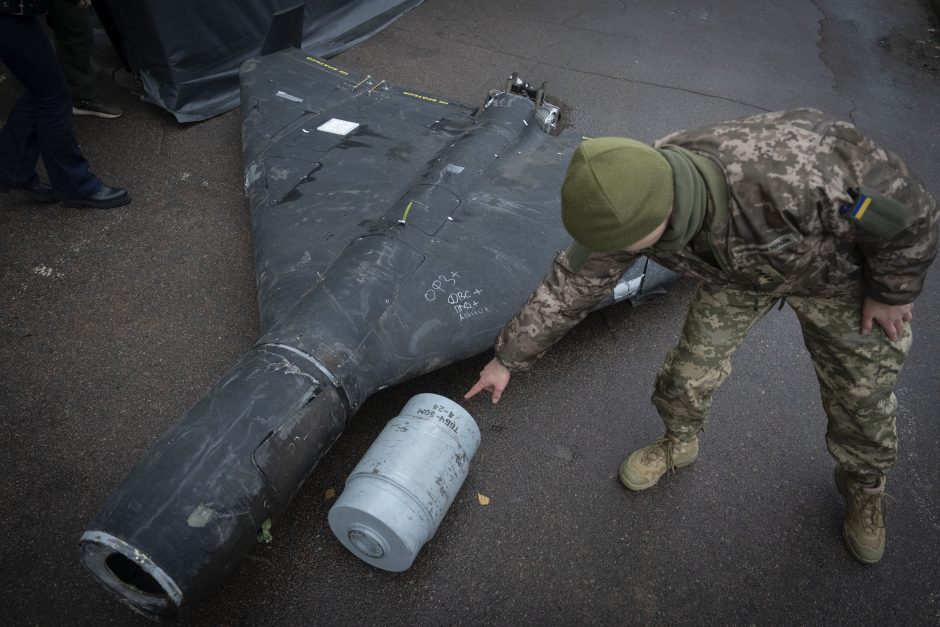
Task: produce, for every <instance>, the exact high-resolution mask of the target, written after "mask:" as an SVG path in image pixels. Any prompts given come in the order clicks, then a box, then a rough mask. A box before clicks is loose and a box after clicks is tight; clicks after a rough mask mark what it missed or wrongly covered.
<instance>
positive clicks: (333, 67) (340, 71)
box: [307, 57, 349, 76]
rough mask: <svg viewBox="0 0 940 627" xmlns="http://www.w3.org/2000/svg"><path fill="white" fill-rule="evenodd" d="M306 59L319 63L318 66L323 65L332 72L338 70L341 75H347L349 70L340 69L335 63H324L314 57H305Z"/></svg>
mask: <svg viewBox="0 0 940 627" xmlns="http://www.w3.org/2000/svg"><path fill="white" fill-rule="evenodd" d="M307 61H313V62H314V63H316V64H317V65H319V66H320V67H324V68H326V69H328V70H333V71H334V72H339V73H340V74H342V75H343V76H349V72H347V71H346V70H341V69H339V68H338V67H336V66H335V65H330V64H329V63H324V62H323V61H321V60H320V59H315V58H314V57H307Z"/></svg>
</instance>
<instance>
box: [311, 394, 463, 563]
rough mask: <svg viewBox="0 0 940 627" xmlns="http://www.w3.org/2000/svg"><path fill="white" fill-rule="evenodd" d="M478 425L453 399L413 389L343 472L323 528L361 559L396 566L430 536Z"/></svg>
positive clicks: (457, 480)
mask: <svg viewBox="0 0 940 627" xmlns="http://www.w3.org/2000/svg"><path fill="white" fill-rule="evenodd" d="M479 445H480V429H479V428H478V427H477V424H476V422H474V420H473V418H472V417H471V416H470V414H469V413H467V411H466V410H464V409H463V408H462V407H461V406H460V405H458V404H457V403H454V402H453V401H451V400H449V399H447V398H444V397H443V396H438V395H436V394H418V395H417V396H414V397H412V398H411V400H409V401H408V403H407V404H406V405H405V407H404V409H402V411H401V413H400V414H399V415H398V416H397V417H395V418H393V419H392V420H390V421H389V423H388V424H387V425H386V426H385V429H383V430H382V433H381V434H379V437H378V438H377V439H376V440H375V442H374V443H373V444H372V446H371V447H369V450H368V451H367V452H366V454H365V455H364V456H363V458H362V459H361V460H360V461H359V463H358V464H357V465H356V467H355V468H354V469H353V471H352V473H350V475H349V477H348V478H347V479H346V487H345V488H344V490H343V493H342V494H341V495H340V497H339V499H337V501H336V504H335V505H333V507H332V508H331V509H330V513H329V521H330V528H331V529H332V530H333V533H334V534H335V535H336V537H337V538H339V541H340V542H342V543H343V545H344V546H345V547H346V548H347V549H349V550H350V551H352V552H353V553H354V554H355V555H356V556H357V557H359V558H360V559H362V560H363V561H365V562H367V563H369V564H371V565H373V566H375V567H377V568H381V569H383V570H390V571H395V572H401V571H403V570H407V569H408V567H410V566H411V564H412V562H414V559H415V557H416V556H417V554H418V551H420V550H421V547H422V546H424V544H425V543H426V542H427V541H428V540H430V539H431V537H432V536H433V535H434V532H435V531H437V527H438V525H440V523H441V520H443V519H444V514H446V513H447V509H448V508H449V507H450V504H451V503H452V502H453V501H454V497H455V496H456V495H457V492H458V491H459V490H460V486H461V485H463V482H464V479H466V478H467V473H468V472H469V471H470V460H471V459H472V458H473V456H474V454H475V453H476V451H477V448H478V447H479Z"/></svg>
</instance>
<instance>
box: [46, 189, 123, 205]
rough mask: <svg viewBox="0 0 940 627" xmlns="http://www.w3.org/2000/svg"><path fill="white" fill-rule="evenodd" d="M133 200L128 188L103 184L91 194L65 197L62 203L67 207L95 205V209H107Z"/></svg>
mask: <svg viewBox="0 0 940 627" xmlns="http://www.w3.org/2000/svg"><path fill="white" fill-rule="evenodd" d="M130 201H131V195H130V194H128V193H127V190H126V189H123V188H120V187H109V186H107V185H102V186H101V189H99V190H98V191H97V192H95V193H94V194H92V195H91V196H84V197H82V198H63V199H62V203H63V204H64V205H65V206H66V207H93V208H95V209H107V208H109V207H120V206H121V205H126V204H127V203H129V202H130Z"/></svg>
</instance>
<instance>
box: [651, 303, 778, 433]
mask: <svg viewBox="0 0 940 627" xmlns="http://www.w3.org/2000/svg"><path fill="white" fill-rule="evenodd" d="M777 300H778V299H777V297H775V296H768V295H765V294H761V293H760V292H749V291H743V290H736V289H730V288H723V287H712V286H708V285H701V286H699V288H698V290H697V291H696V293H695V296H694V297H693V298H692V304H691V305H690V307H689V313H688V314H687V316H686V319H685V325H684V326H683V328H682V335H681V336H680V337H679V343H678V345H677V346H676V347H675V348H674V349H672V350H671V351H669V354H668V355H667V356H666V361H665V363H664V364H663V366H662V368H660V370H659V373H658V375H657V377H656V387H655V388H654V390H653V398H652V401H653V405H655V406H656V409H657V410H658V411H659V415H660V416H661V417H662V419H663V422H664V423H665V424H666V430H667V431H668V432H669V433H671V434H672V435H674V436H675V437H677V438H678V439H679V440H682V441H685V442H688V441H691V440H692V438H694V437H695V436H696V434H697V433H698V432H699V431H700V430H701V429H702V427H703V426H704V425H705V421H706V420H707V419H708V412H709V410H710V409H711V404H712V396H714V394H715V392H716V391H717V390H718V387H719V386H720V385H721V384H722V383H723V382H724V380H725V379H726V378H727V377H728V375H729V374H730V373H731V356H732V355H733V354H734V351H735V350H736V349H737V348H738V346H739V345H740V344H741V342H742V341H743V340H744V337H745V336H746V335H747V332H748V331H749V330H750V328H751V327H752V326H753V325H754V323H755V322H757V320H758V319H760V318H761V317H762V316H763V315H764V314H765V313H767V311H768V310H769V309H770V308H771V307H772V306H773V305H774V303H775V302H777Z"/></svg>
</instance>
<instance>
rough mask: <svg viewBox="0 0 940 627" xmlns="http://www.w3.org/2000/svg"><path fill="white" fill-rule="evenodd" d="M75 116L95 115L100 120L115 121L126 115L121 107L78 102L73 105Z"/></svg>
mask: <svg viewBox="0 0 940 627" xmlns="http://www.w3.org/2000/svg"><path fill="white" fill-rule="evenodd" d="M72 114H73V115H93V116H95V117H98V118H105V119H108V120H110V119H113V118H119V117H121V116H122V115H124V111H123V110H122V109H121V107H118V106H115V105H113V104H108V103H106V102H97V101H95V100H76V101H75V102H74V103H73V104H72Z"/></svg>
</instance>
